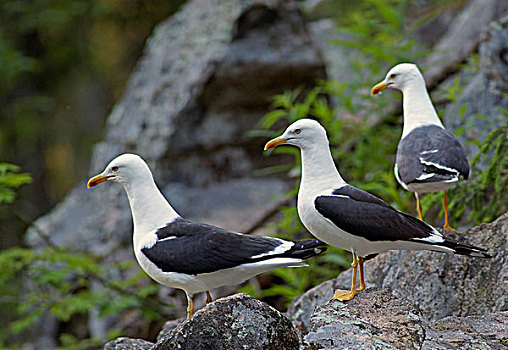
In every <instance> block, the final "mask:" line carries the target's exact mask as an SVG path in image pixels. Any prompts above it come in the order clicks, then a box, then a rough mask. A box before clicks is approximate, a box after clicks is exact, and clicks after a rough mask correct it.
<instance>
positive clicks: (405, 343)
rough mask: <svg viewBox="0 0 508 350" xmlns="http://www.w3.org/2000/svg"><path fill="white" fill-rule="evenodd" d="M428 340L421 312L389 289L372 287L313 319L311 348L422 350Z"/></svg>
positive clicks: (306, 339) (320, 311)
mask: <svg viewBox="0 0 508 350" xmlns="http://www.w3.org/2000/svg"><path fill="white" fill-rule="evenodd" d="M424 337H425V332H424V328H423V320H422V318H421V315H420V312H419V311H418V309H417V308H416V307H415V306H414V305H413V304H412V303H410V302H408V301H407V300H404V299H401V298H397V297H396V296H394V295H393V294H391V293H390V292H389V291H388V290H387V289H381V288H369V289H366V290H365V291H364V292H363V293H361V294H359V295H358V296H357V297H355V298H354V299H353V300H351V301H349V302H345V303H342V302H340V301H336V300H334V301H330V302H328V303H327V304H325V305H323V306H320V307H318V308H317V310H316V312H315V313H314V315H312V317H311V319H310V332H309V333H308V334H307V335H306V336H305V337H304V346H308V347H309V348H311V349H357V348H359V347H360V346H361V348H362V349H420V348H421V345H422V343H423V340H424Z"/></svg>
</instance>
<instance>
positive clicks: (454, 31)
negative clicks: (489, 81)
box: [422, 0, 508, 87]
mask: <svg viewBox="0 0 508 350" xmlns="http://www.w3.org/2000/svg"><path fill="white" fill-rule="evenodd" d="M507 13H508V5H507V3H506V1H503V0H470V1H469V3H468V4H467V5H466V6H465V7H464V9H463V10H462V11H461V13H459V15H458V16H457V17H456V18H455V19H454V21H453V22H452V23H451V25H450V26H449V29H448V31H447V32H446V33H445V34H444V35H442V36H441V39H440V41H439V42H438V43H437V44H436V45H435V46H434V48H433V54H432V55H430V56H429V57H428V58H426V59H425V60H424V62H423V64H422V66H423V68H424V72H425V81H426V82H427V86H431V87H433V86H435V85H436V84H437V83H439V81H441V80H443V78H445V77H446V75H447V74H448V73H451V72H455V71H457V70H458V67H459V65H460V64H461V63H462V62H464V61H465V60H466V59H467V58H468V57H469V56H470V55H471V54H472V53H473V52H474V51H475V50H476V49H477V47H478V44H479V42H480V41H481V37H482V34H484V32H485V30H486V29H487V27H488V25H489V24H490V23H491V22H492V21H495V20H497V19H500V18H502V17H503V16H505V15H506V14H507Z"/></svg>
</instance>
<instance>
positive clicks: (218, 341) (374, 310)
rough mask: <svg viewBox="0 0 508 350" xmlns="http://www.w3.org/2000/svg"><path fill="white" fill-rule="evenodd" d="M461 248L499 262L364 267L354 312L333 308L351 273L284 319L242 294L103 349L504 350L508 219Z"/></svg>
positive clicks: (442, 259) (346, 306)
mask: <svg viewBox="0 0 508 350" xmlns="http://www.w3.org/2000/svg"><path fill="white" fill-rule="evenodd" d="M461 240H463V241H468V242H469V243H472V244H476V245H479V246H482V247H485V248H487V249H488V250H489V252H490V253H491V254H492V255H493V258H492V259H472V258H467V257H460V256H454V255H447V254H439V253H433V252H410V251H396V252H387V253H383V254H379V255H378V256H377V257H375V258H374V259H371V260H369V261H368V262H367V263H366V267H367V274H366V281H367V284H368V286H369V288H367V289H366V290H364V291H363V292H360V293H358V295H357V296H356V297H355V298H354V299H353V300H351V301H349V302H345V303H342V302H339V301H330V298H331V296H332V294H333V289H334V288H344V287H347V286H348V285H349V283H350V282H349V279H350V276H351V275H350V271H346V272H344V273H342V274H341V275H339V277H337V278H336V279H334V280H330V281H326V282H324V283H322V284H320V285H318V286H316V287H314V288H312V289H311V290H309V291H307V292H306V293H305V294H303V295H302V296H300V297H299V298H297V299H296V300H295V301H294V302H293V303H292V304H291V305H290V307H289V310H288V312H287V314H286V315H283V314H281V313H280V312H278V311H277V310H275V309H274V308H272V307H270V306H268V305H267V304H265V303H263V302H261V301H259V300H257V299H255V298H252V297H250V296H249V295H247V294H236V295H232V296H230V297H227V298H223V299H219V300H217V301H215V302H213V303H210V304H208V305H207V306H205V307H204V308H203V309H201V310H199V311H198V312H196V314H195V315H194V317H192V318H191V319H190V320H176V321H169V322H168V323H166V325H165V326H164V327H163V329H162V331H161V333H160V334H159V337H158V338H157V343H150V342H147V341H144V340H140V339H128V338H118V339H116V340H114V341H112V342H110V343H108V344H106V347H105V349H108V350H113V349H114V350H135V349H136V350H139V349H157V350H166V349H306V350H310V349H358V348H362V349H457V348H460V349H507V348H508V302H507V298H508V288H507V285H508V268H507V264H508V249H507V247H506V244H507V242H508V213H506V214H504V215H502V216H501V217H499V218H498V219H497V220H496V221H494V222H493V223H491V224H482V225H480V226H478V227H475V228H472V229H470V230H468V231H466V232H465V233H464V237H461Z"/></svg>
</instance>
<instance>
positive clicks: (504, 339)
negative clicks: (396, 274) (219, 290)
mask: <svg viewBox="0 0 508 350" xmlns="http://www.w3.org/2000/svg"><path fill="white" fill-rule="evenodd" d="M299 337H300V338H301V339H299ZM507 345H508V311H499V312H494V313H490V314H488V315H481V316H468V317H457V316H448V317H445V318H442V319H440V320H438V321H429V320H427V319H426V318H425V317H424V315H422V313H421V312H420V310H419V309H418V307H416V306H415V304H414V303H413V302H411V301H409V300H407V299H405V298H401V297H397V296H395V295H393V294H392V293H390V291H389V290H388V289H386V288H378V287H374V288H367V289H366V290H365V291H363V292H362V293H359V294H358V295H357V296H356V297H355V298H354V299H353V300H351V301H348V302H339V301H327V302H326V303H325V304H323V305H320V306H318V307H317V308H316V310H315V312H314V313H313V315H312V317H311V318H310V322H309V331H308V332H307V333H306V334H305V335H300V334H299V332H298V331H297V330H296V328H295V327H294V326H293V325H292V324H291V322H290V321H289V319H287V318H286V317H285V316H284V315H282V314H281V313H279V312H278V311H277V310H275V309H273V308H272V307H270V306H268V305H267V304H265V303H263V302H261V301H259V300H257V299H255V298H252V297H250V296H248V295H246V294H236V295H233V296H230V297H226V298H223V299H219V300H217V301H215V302H213V303H210V304H208V305H207V306H205V307H204V308H203V309H201V310H199V311H198V312H196V314H195V315H194V316H193V317H192V318H191V319H189V320H184V319H180V320H177V321H169V322H167V323H166V325H165V326H164V327H163V329H162V330H161V332H160V334H159V336H158V337H157V343H155V344H153V343H150V342H147V341H144V340H141V339H129V338H123V337H122V338H118V339H116V340H114V341H111V342H109V343H107V344H106V345H105V347H104V349H105V350H144V349H151V350H173V349H277V350H278V349H284V350H291V349H302V350H309V349H327V350H331V349H360V348H361V349H439V350H445V349H457V348H460V349H471V350H472V349H484V350H501V349H506V346H507Z"/></svg>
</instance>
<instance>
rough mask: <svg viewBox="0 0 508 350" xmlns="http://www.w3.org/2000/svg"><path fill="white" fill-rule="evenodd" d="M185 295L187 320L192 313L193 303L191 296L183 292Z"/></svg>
mask: <svg viewBox="0 0 508 350" xmlns="http://www.w3.org/2000/svg"><path fill="white" fill-rule="evenodd" d="M185 295H186V296H187V319H189V318H191V316H192V314H193V313H194V302H193V301H192V295H189V294H187V292H185Z"/></svg>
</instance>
